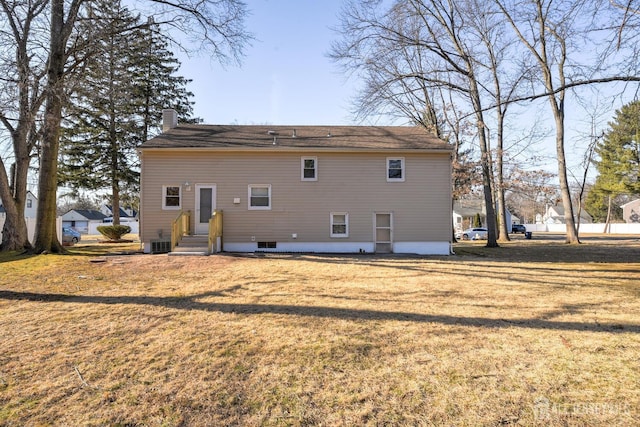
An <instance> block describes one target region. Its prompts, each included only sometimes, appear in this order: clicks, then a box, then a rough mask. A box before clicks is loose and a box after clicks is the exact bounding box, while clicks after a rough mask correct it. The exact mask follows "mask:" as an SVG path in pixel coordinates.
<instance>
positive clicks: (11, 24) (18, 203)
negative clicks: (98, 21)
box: [0, 0, 48, 251]
mask: <svg viewBox="0 0 640 427" xmlns="http://www.w3.org/2000/svg"><path fill="white" fill-rule="evenodd" d="M47 3H48V0H33V1H29V2H26V1H7V0H0V8H1V9H0V10H1V12H0V16H3V19H1V20H0V21H1V23H0V43H1V44H2V45H3V47H4V49H3V51H2V52H3V54H1V55H0V74H1V75H2V77H0V123H1V124H2V125H3V127H4V128H5V130H6V132H7V133H8V134H9V135H10V141H11V145H12V153H13V159H10V158H9V157H6V158H2V157H0V199H2V203H3V206H4V208H5V212H6V218H5V223H4V226H3V229H2V243H0V250H3V251H22V250H28V249H31V244H30V243H29V239H28V236H27V225H26V221H25V218H24V210H25V203H26V196H27V179H28V174H29V167H30V164H31V160H32V156H33V154H34V150H35V146H36V142H37V139H38V123H37V121H36V119H37V115H38V111H39V110H40V107H41V106H42V103H43V102H44V95H43V91H42V90H41V80H42V77H43V76H44V64H43V62H42V60H43V59H44V56H45V53H44V51H43V50H42V49H41V47H40V46H38V43H37V42H35V41H34V38H36V39H37V35H38V30H39V28H40V27H41V26H42V25H43V24H44V19H45V15H46V14H45V12H46V10H45V9H46V6H47Z"/></svg>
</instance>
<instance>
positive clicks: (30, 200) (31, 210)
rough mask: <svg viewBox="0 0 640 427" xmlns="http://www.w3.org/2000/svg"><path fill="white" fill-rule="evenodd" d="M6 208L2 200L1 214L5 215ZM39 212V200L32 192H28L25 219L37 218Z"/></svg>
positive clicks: (0, 204) (0, 203)
mask: <svg viewBox="0 0 640 427" xmlns="http://www.w3.org/2000/svg"><path fill="white" fill-rule="evenodd" d="M5 212H6V211H5V210H4V206H2V199H0V214H4V213H5ZM37 212H38V198H37V197H36V196H34V195H33V193H32V192H31V191H27V200H26V201H25V205H24V217H25V218H35V217H36V213H37Z"/></svg>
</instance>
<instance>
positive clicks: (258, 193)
mask: <svg viewBox="0 0 640 427" xmlns="http://www.w3.org/2000/svg"><path fill="white" fill-rule="evenodd" d="M247 199H248V200H249V209H251V210H270V209H271V184H249V196H248V197H247Z"/></svg>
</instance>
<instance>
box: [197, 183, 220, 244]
mask: <svg viewBox="0 0 640 427" xmlns="http://www.w3.org/2000/svg"><path fill="white" fill-rule="evenodd" d="M215 208H216V186H215V185H214V184H196V216H195V223H196V234H207V233H208V232H209V219H211V215H213V210H214V209H215Z"/></svg>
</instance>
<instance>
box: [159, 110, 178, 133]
mask: <svg viewBox="0 0 640 427" xmlns="http://www.w3.org/2000/svg"><path fill="white" fill-rule="evenodd" d="M176 126H178V112H177V111H176V110H174V109H172V108H167V109H164V110H162V132H166V131H168V130H170V129H173V128H174V127H176Z"/></svg>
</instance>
